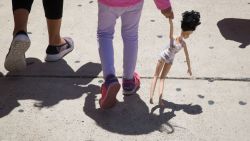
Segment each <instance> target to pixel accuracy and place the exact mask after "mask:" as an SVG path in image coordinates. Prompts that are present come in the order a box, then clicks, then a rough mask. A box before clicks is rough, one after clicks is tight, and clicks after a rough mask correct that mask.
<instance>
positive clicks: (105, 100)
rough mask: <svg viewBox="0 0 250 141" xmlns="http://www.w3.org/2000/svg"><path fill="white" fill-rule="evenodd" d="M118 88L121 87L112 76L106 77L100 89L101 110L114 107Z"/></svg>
mask: <svg viewBox="0 0 250 141" xmlns="http://www.w3.org/2000/svg"><path fill="white" fill-rule="evenodd" d="M120 87H121V85H120V84H119V82H118V79H117V78H116V77H115V76H114V75H110V76H108V77H107V79H106V80H105V82H104V83H103V84H102V87H101V94H102V97H101V99H100V100H99V104H100V107H101V108H102V109H108V108H112V107H113V106H114V105H115V103H116V101H117V99H116V95H117V93H118V92H119V90H120Z"/></svg>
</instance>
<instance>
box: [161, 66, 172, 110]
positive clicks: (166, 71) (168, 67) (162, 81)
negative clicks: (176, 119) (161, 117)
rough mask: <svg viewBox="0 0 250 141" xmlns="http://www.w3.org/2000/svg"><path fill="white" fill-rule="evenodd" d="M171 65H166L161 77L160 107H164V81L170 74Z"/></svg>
mask: <svg viewBox="0 0 250 141" xmlns="http://www.w3.org/2000/svg"><path fill="white" fill-rule="evenodd" d="M171 66H172V65H171V64H167V63H165V65H164V67H163V69H162V72H161V75H160V93H159V105H164V104H163V102H162V94H163V89H164V80H165V76H166V75H167V74H168V72H169V70H170V68H171Z"/></svg>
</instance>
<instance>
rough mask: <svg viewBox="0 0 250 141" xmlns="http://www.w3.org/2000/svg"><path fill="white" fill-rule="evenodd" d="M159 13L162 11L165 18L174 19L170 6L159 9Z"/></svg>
mask: <svg viewBox="0 0 250 141" xmlns="http://www.w3.org/2000/svg"><path fill="white" fill-rule="evenodd" d="M161 13H162V14H163V15H164V16H165V17H166V18H170V19H174V13H173V11H172V8H171V7H169V8H167V9H164V10H161Z"/></svg>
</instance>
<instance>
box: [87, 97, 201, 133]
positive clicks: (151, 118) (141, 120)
mask: <svg viewBox="0 0 250 141" xmlns="http://www.w3.org/2000/svg"><path fill="white" fill-rule="evenodd" d="M96 104H98V99H97V98H96V95H93V94H88V95H87V97H86V99H85V105H84V107H83V111H84V112H85V114H86V115H87V116H89V117H90V118H92V119H93V120H94V121H95V122H96V124H97V125H98V126H100V127H101V128H103V129H105V130H108V131H110V132H114V133H119V134H125V135H141V134H148V133H150V132H154V131H157V130H158V131H160V132H167V133H169V134H171V133H173V132H174V127H173V126H172V125H171V124H170V123H169V121H170V120H171V119H172V118H173V117H175V114H174V111H177V110H181V109H185V112H187V113H188V114H198V113H201V112H202V111H201V107H200V106H198V105H196V106H190V105H178V104H174V103H169V102H167V103H166V104H169V106H167V107H168V108H171V109H173V110H172V111H171V112H166V113H164V112H163V111H164V110H163V111H162V112H161V113H160V114H159V115H156V114H153V111H154V110H156V109H157V108H158V107H154V108H153V109H154V110H151V113H149V112H150V111H149V108H148V107H147V105H146V103H145V102H143V101H142V100H141V98H140V96H139V95H138V94H136V95H133V96H129V97H126V96H125V97H124V101H123V102H118V103H117V105H116V106H115V107H114V108H112V109H109V110H102V109H100V108H97V107H96ZM198 109H199V111H198Z"/></svg>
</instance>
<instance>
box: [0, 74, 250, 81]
mask: <svg viewBox="0 0 250 141" xmlns="http://www.w3.org/2000/svg"><path fill="white" fill-rule="evenodd" d="M0 78H83V79H93V78H100V79H103V76H93V75H7V76H0ZM118 78H120V79H121V78H122V76H118ZM141 79H153V77H148V76H141ZM165 79H172V80H207V81H209V82H213V81H241V82H250V78H245V77H240V78H227V77H165Z"/></svg>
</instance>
